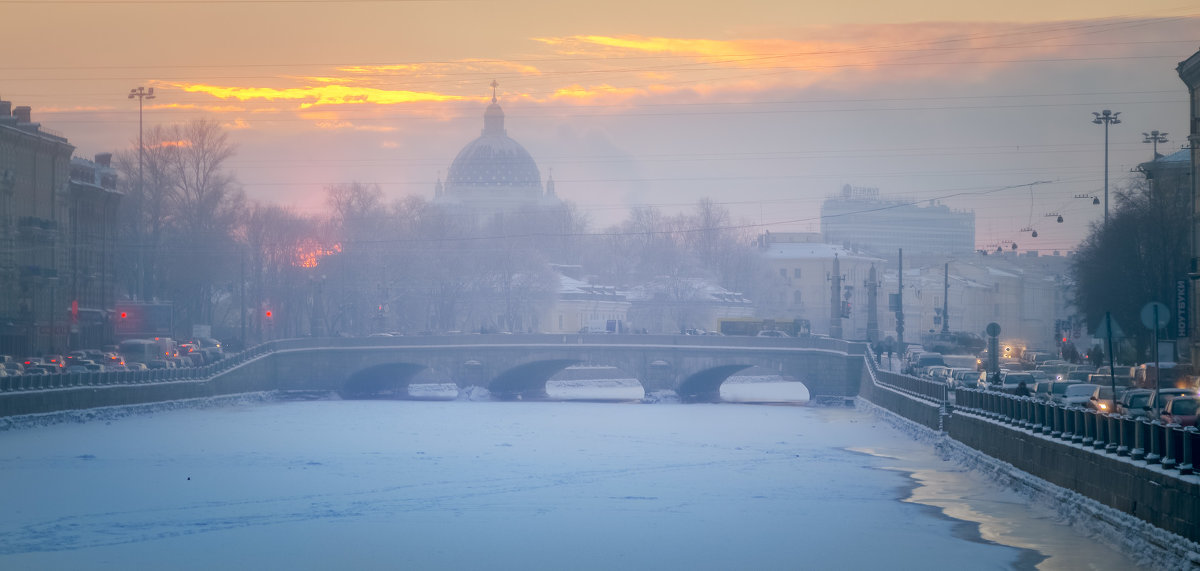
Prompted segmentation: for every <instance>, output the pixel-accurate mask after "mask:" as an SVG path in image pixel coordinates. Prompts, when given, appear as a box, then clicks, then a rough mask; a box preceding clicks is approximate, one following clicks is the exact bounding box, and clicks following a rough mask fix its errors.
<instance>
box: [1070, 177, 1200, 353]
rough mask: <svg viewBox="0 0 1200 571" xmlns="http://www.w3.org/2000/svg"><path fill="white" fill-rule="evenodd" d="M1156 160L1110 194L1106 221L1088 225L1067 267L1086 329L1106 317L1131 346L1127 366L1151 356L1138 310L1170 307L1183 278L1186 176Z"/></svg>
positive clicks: (1185, 268) (1186, 249)
mask: <svg viewBox="0 0 1200 571" xmlns="http://www.w3.org/2000/svg"><path fill="white" fill-rule="evenodd" d="M1161 162H1162V161H1156V163H1151V164H1149V165H1148V166H1147V168H1146V169H1145V174H1147V175H1149V176H1147V177H1136V178H1132V179H1130V181H1129V182H1128V183H1127V185H1126V186H1125V187H1124V188H1122V189H1121V190H1118V191H1117V192H1116V193H1115V207H1114V208H1113V209H1112V213H1111V214H1110V216H1109V220H1108V223H1107V224H1104V223H1097V224H1096V225H1094V226H1093V227H1092V231H1091V233H1090V234H1089V235H1088V237H1087V238H1086V239H1084V241H1083V242H1082V243H1081V244H1080V247H1079V250H1078V252H1076V254H1075V257H1074V263H1073V267H1072V273H1073V278H1074V281H1075V288H1074V293H1075V295H1074V303H1075V306H1076V307H1077V308H1078V309H1079V310H1080V311H1082V312H1083V313H1084V314H1085V315H1086V317H1087V322H1088V326H1089V329H1091V330H1093V331H1095V330H1096V328H1097V326H1098V325H1099V324H1100V322H1101V320H1102V319H1103V318H1104V315H1105V312H1111V314H1112V316H1113V319H1114V320H1115V321H1116V322H1117V323H1118V324H1119V327H1120V328H1121V329H1122V331H1123V333H1124V334H1125V335H1127V336H1128V339H1127V340H1128V341H1130V342H1131V343H1132V347H1131V349H1132V351H1133V353H1132V354H1129V355H1126V356H1125V358H1126V360H1127V362H1128V361H1131V360H1134V359H1137V360H1142V359H1148V358H1150V357H1151V356H1152V355H1153V353H1151V345H1153V343H1152V334H1151V332H1150V331H1148V330H1146V329H1145V328H1143V327H1142V326H1141V319H1140V312H1141V308H1142V307H1143V306H1144V305H1145V304H1146V303H1148V302H1151V301H1158V302H1162V303H1166V304H1168V305H1169V306H1170V305H1171V302H1172V301H1173V300H1174V299H1175V293H1176V292H1175V287H1176V282H1177V281H1178V280H1182V279H1186V277H1187V274H1188V264H1189V256H1190V252H1189V236H1188V228H1189V224H1190V213H1191V211H1192V208H1191V204H1190V201H1191V191H1190V189H1191V184H1190V172H1189V169H1186V168H1170V167H1169V166H1167V165H1160V164H1158V163H1161ZM1172 323H1174V321H1172ZM1164 333H1165V332H1164ZM1120 356H1121V355H1119V354H1118V357H1120Z"/></svg>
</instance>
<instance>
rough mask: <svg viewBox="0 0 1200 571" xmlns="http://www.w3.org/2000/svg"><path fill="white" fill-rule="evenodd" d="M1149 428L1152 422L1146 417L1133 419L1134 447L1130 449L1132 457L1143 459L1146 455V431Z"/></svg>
mask: <svg viewBox="0 0 1200 571" xmlns="http://www.w3.org/2000/svg"><path fill="white" fill-rule="evenodd" d="M1149 428H1150V423H1149V422H1147V421H1146V420H1144V419H1138V420H1135V421H1133V448H1131V449H1130V450H1129V457H1130V458H1132V459H1134V460H1141V459H1143V458H1145V457H1146V431H1147V430H1149Z"/></svg>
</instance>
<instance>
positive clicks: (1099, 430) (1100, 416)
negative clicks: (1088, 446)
mask: <svg viewBox="0 0 1200 571" xmlns="http://www.w3.org/2000/svg"><path fill="white" fill-rule="evenodd" d="M1092 423H1093V424H1094V425H1095V427H1096V428H1095V430H1093V431H1092V436H1094V437H1095V438H1094V439H1093V440H1092V448H1095V449H1097V450H1104V446H1105V445H1106V444H1107V442H1108V430H1106V429H1107V428H1108V423H1107V422H1106V421H1105V418H1104V413H1102V412H1099V411H1095V412H1093V413H1092Z"/></svg>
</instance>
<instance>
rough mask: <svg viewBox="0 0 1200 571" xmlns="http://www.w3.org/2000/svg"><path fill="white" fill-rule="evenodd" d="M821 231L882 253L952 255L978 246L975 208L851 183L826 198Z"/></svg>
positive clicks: (852, 245) (833, 241)
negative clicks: (884, 194)
mask: <svg viewBox="0 0 1200 571" xmlns="http://www.w3.org/2000/svg"><path fill="white" fill-rule="evenodd" d="M821 233H822V235H823V236H824V239H825V242H826V243H828V244H838V245H841V246H845V247H847V248H850V249H853V250H859V251H863V252H867V253H870V254H872V255H876V256H883V257H886V258H887V259H893V258H894V257H895V256H896V251H897V250H898V249H900V248H903V249H904V255H905V256H930V255H932V256H947V255H957V254H970V253H971V252H973V251H974V250H975V213H974V212H967V211H960V210H952V209H950V207H948V206H945V205H942V204H929V205H926V206H920V205H918V204H915V203H912V202H908V201H902V200H895V199H884V198H881V197H880V196H879V189H877V188H861V187H853V186H850V185H846V186H844V187H842V192H841V193H839V194H837V195H836V196H831V197H828V198H826V199H825V201H824V202H823V203H821Z"/></svg>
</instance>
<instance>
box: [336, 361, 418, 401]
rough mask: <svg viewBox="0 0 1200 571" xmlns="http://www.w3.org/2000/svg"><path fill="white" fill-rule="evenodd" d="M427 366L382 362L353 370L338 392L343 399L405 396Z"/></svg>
mask: <svg viewBox="0 0 1200 571" xmlns="http://www.w3.org/2000/svg"><path fill="white" fill-rule="evenodd" d="M427 368H428V367H427V366H425V365H421V364H418V363H383V364H381V365H375V366H373V367H367V368H365V369H362V370H360V371H357V372H355V373H354V374H352V375H350V377H349V378H348V379H346V382H345V384H343V385H342V388H341V390H339V391H338V394H340V395H341V397H342V398H344V399H368V398H379V397H382V396H390V397H392V398H405V397H407V392H406V389H407V387H408V385H409V383H411V382H412V381H413V377H416V376H417V374H418V373H420V372H421V371H424V370H425V369H427Z"/></svg>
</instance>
